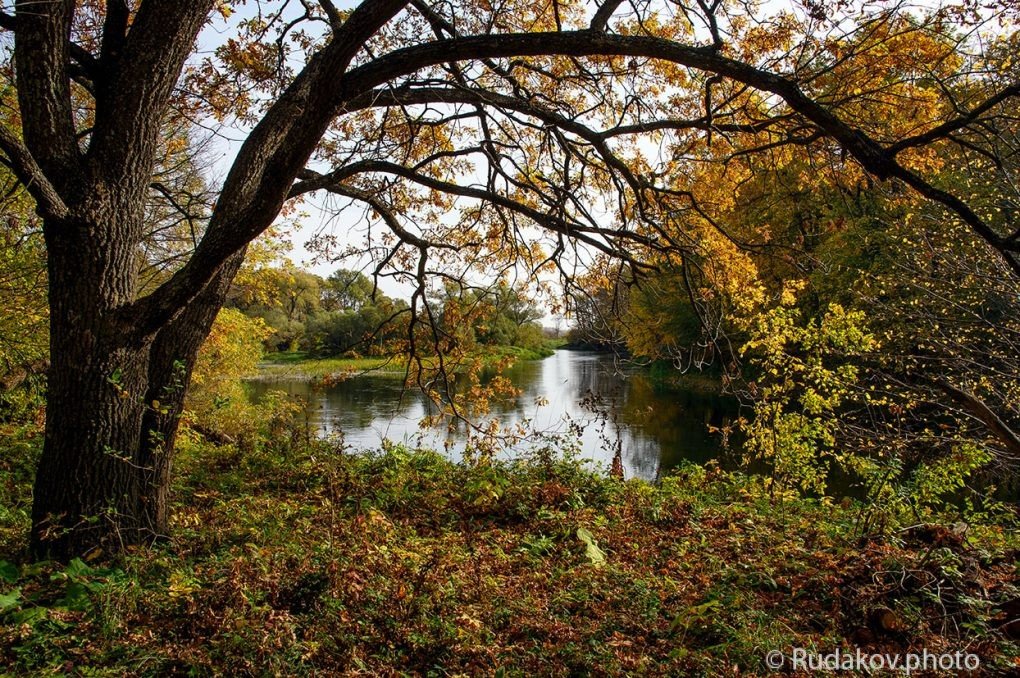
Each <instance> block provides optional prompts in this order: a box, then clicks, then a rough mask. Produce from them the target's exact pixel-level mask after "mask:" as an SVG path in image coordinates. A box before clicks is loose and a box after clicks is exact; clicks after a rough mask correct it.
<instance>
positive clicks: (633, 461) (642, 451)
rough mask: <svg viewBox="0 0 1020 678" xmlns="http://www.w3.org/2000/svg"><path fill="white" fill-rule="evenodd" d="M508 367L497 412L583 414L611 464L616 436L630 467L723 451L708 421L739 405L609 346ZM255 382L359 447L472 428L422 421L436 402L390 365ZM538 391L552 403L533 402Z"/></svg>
mask: <svg viewBox="0 0 1020 678" xmlns="http://www.w3.org/2000/svg"><path fill="white" fill-rule="evenodd" d="M506 376H507V377H509V378H510V379H512V381H513V383H514V385H515V386H516V387H517V388H518V389H519V390H520V395H519V397H517V398H509V399H503V400H497V401H493V402H492V403H491V412H490V416H494V417H498V418H499V419H500V420H501V421H502V422H503V423H504V424H507V425H509V424H512V423H516V422H521V421H524V420H531V419H534V421H533V426H535V428H536V429H537V430H538V431H540V432H557V431H558V432H561V433H562V432H563V431H565V430H566V425H565V423H564V421H563V417H564V416H565V415H567V416H569V417H571V418H572V419H573V420H574V421H576V422H578V423H583V424H584V428H585V430H584V454H585V455H586V456H589V457H592V458H594V459H598V460H600V461H602V462H604V463H606V464H607V465H608V464H609V462H610V461H611V460H612V457H613V454H614V452H615V451H616V449H617V446H618V445H619V447H620V450H621V458H622V461H623V465H624V469H625V472H626V475H627V476H628V477H633V476H639V477H643V478H655V477H656V476H657V475H659V473H660V468H661V469H663V470H665V469H669V468H671V467H673V466H675V465H676V464H677V463H678V462H679V461H680V460H681V459H690V460H692V461H696V462H704V461H707V460H708V459H711V458H715V457H718V456H719V450H720V441H719V438H718V436H717V435H712V434H710V433H709V431H708V426H709V425H712V426H715V427H721V426H723V425H725V424H726V423H728V422H729V420H730V419H731V417H732V415H733V414H734V413H735V408H734V406H733V405H732V404H731V403H729V402H727V401H725V400H724V399H721V398H718V397H714V396H711V395H708V394H705V393H699V392H695V391H672V390H664V389H661V388H657V387H656V385H655V383H654V382H653V381H651V380H650V379H648V378H647V377H646V376H645V375H644V374H642V373H639V372H635V371H634V370H632V369H628V368H627V367H626V366H625V365H620V364H617V363H616V362H615V361H614V360H613V358H612V356H598V355H592V354H584V353H566V354H557V356H555V357H552V358H549V359H547V360H544V361H534V362H520V363H518V364H517V365H515V366H514V367H513V368H512V369H510V370H509V371H508V372H507V373H506ZM251 390H252V395H253V396H254V397H256V398H258V397H261V396H262V395H263V394H265V393H266V392H268V391H270V390H282V391H285V392H287V393H289V394H291V395H295V396H298V397H301V398H302V399H304V400H305V401H306V402H307V403H308V407H307V410H306V417H307V420H308V423H309V427H310V428H313V429H314V430H316V431H320V432H328V431H331V430H332V429H333V428H334V427H335V426H338V427H339V428H341V429H342V430H343V431H344V432H345V434H346V435H347V440H348V442H349V443H351V444H353V445H355V447H358V446H364V447H374V446H377V445H378V444H379V438H380V437H381V436H383V435H385V436H387V437H389V438H391V439H394V440H403V439H408V440H411V441H412V442H415V443H417V441H418V440H419V438H418V436H419V435H421V436H422V437H421V444H423V445H431V446H438V447H443V446H447V447H448V448H456V449H459V448H461V447H463V444H464V440H465V438H466V436H467V427H466V426H465V425H464V423H463V422H460V421H453V422H447V424H448V426H447V427H444V426H440V427H438V428H437V429H433V430H429V431H425V432H422V431H420V430H419V428H418V421H419V420H420V419H421V418H422V417H423V416H425V415H426V414H427V413H428V411H429V403H428V401H427V399H426V398H425V396H423V395H422V394H421V393H420V392H419V391H416V390H415V389H413V388H412V389H404V388H403V384H402V381H401V380H400V379H399V378H394V377H393V376H392V375H390V376H382V375H366V376H362V377H358V378H353V379H350V380H347V381H343V382H339V383H337V384H334V385H331V386H329V387H327V388H322V389H317V388H315V387H314V386H313V385H312V384H311V383H309V382H307V381H301V380H293V381H279V382H266V383H255V384H252V385H251ZM589 394H594V395H595V396H597V398H596V399H595V402H594V403H593V407H590V408H588V409H585V408H583V407H582V406H581V401H582V400H584V399H585V398H586V396H588V395H589ZM539 398H541V399H544V400H547V401H548V404H547V405H544V406H542V407H536V404H535V403H536V399H539ZM600 438H605V440H602V439H600Z"/></svg>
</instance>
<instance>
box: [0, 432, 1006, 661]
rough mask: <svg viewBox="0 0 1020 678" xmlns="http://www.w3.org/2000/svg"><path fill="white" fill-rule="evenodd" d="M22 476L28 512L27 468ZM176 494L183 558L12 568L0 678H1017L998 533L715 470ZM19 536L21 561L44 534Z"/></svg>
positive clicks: (176, 540)
mask: <svg viewBox="0 0 1020 678" xmlns="http://www.w3.org/2000/svg"><path fill="white" fill-rule="evenodd" d="M5 463H6V462H5ZM3 468H4V473H5V476H4V480H5V481H6V482H7V483H8V485H10V484H11V483H13V484H14V486H16V487H21V485H20V484H21V483H23V482H24V481H25V478H24V477H22V475H23V474H20V472H19V471H18V469H20V468H21V467H20V466H16V467H11V466H10V465H9V464H8V466H4V467H3ZM176 468H177V469H178V474H177V484H176V487H175V493H174V503H175V507H174V508H175V512H174V525H173V528H174V534H173V538H172V540H171V541H170V542H169V543H166V544H163V545H161V546H158V547H157V548H156V549H155V550H154V551H139V552H136V553H132V554H129V555H128V556H127V557H125V558H122V559H118V560H116V561H114V562H112V563H106V564H102V565H100V564H98V562H99V561H96V562H95V563H86V562H75V563H72V564H71V565H70V566H60V565H55V564H47V563H43V564H36V565H26V564H11V563H7V564H0V581H3V583H2V585H0V610H2V612H0V665H2V666H7V667H9V668H8V670H9V671H11V672H14V673H23V674H29V673H33V674H45V673H54V674H56V673H61V674H68V673H73V674H78V675H167V674H178V673H179V674H189V675H213V674H218V673H225V674H230V675H274V674H275V675H312V674H326V675H332V674H341V675H344V674H347V675H394V674H401V675H408V674H426V673H434V674H436V675H448V674H449V675H505V676H516V675H520V676H531V675H588V674H594V675H619V674H621V673H636V674H648V675H699V674H700V675H722V674H730V675H732V674H734V673H736V672H740V673H749V674H765V673H768V669H767V667H766V665H765V663H764V662H765V657H766V654H767V652H769V651H770V650H774V649H777V650H782V651H784V652H787V653H788V652H789V651H790V648H792V647H806V648H815V649H817V650H818V651H832V650H834V649H835V648H842V649H844V650H846V649H854V648H858V647H859V648H862V649H863V650H865V651H868V652H909V651H917V652H920V651H921V650H922V649H927V650H928V651H929V652H954V651H957V650H963V651H966V652H972V653H975V654H976V655H978V656H979V657H980V659H981V661H982V663H983V667H984V668H986V669H988V670H991V669H992V668H993V667H998V668H999V669H1002V670H1003V671H1005V670H1008V669H1009V667H1010V666H1015V665H1016V664H1015V662H1016V661H1017V660H1016V656H1017V645H1016V644H1015V642H1011V641H1009V640H1008V639H1007V638H1006V637H1005V636H1004V635H1003V633H1002V632H1001V631H1000V630H999V629H998V626H999V624H1000V623H1001V613H1000V612H999V611H998V608H997V606H998V605H999V604H1000V603H1003V602H1006V601H1009V600H1015V599H1016V596H1017V590H1016V553H1017V551H1016V547H1017V543H1016V541H1017V535H1016V534H1015V533H1014V534H1010V533H1009V532H1008V531H1006V530H1003V529H1001V528H997V527H981V528H978V527H974V528H973V529H972V530H971V531H970V533H969V534H968V535H967V536H966V538H962V537H960V536H958V534H957V532H954V531H953V530H952V529H948V528H943V527H940V526H938V525H929V526H926V527H925V528H923V529H912V530H905V531H897V532H894V533H893V535H892V536H888V537H885V538H861V537H860V535H858V534H856V533H855V531H854V524H855V521H856V518H857V516H858V508H859V507H856V506H854V505H852V504H849V503H847V504H844V505H829V504H826V503H820V502H817V501H811V500H787V501H785V502H783V503H778V502H777V501H776V500H771V499H769V498H768V497H767V496H766V495H765V494H763V493H762V492H761V491H759V490H758V489H757V488H756V486H755V485H754V484H752V482H751V481H749V480H748V479H746V478H743V477H741V476H736V475H727V474H724V473H722V472H719V471H716V470H711V469H708V470H706V469H703V468H698V467H688V468H685V469H683V470H682V471H681V472H680V473H679V474H678V475H675V476H671V477H669V478H667V479H665V480H664V481H663V482H662V483H661V485H660V486H653V485H650V484H647V483H644V482H639V481H630V482H622V481H619V480H615V479H612V478H608V477H606V476H604V475H600V474H595V473H592V472H590V471H589V470H586V469H585V468H583V467H582V466H581V465H579V464H576V463H573V462H569V461H554V460H550V459H547V458H544V457H543V456H542V455H539V456H537V457H536V458H534V459H532V460H530V461H528V462H521V463H514V464H492V465H483V466H475V467H468V466H464V465H458V464H454V463H451V462H449V461H447V460H446V459H444V458H443V457H441V456H440V455H437V454H435V453H431V452H413V451H409V450H406V449H403V448H394V449H390V450H388V451H386V452H383V453H379V454H373V455H349V454H345V453H344V452H343V451H342V450H339V449H335V448H333V447H331V446H330V444H329V443H326V442H322V443H310V444H309V443H306V442H302V441H300V440H299V439H298V438H297V437H296V436H291V435H288V434H285V433H280V434H279V435H277V436H276V437H275V438H274V439H273V442H272V443H271V444H269V445H263V446H259V447H257V448H256V449H250V450H246V451H244V452H241V451H239V450H238V449H236V448H235V447H233V446H224V447H213V446H210V445H209V444H207V443H203V442H196V441H194V440H189V439H186V440H185V441H184V443H183V444H182V450H181V455H180V462H179V464H178V465H177V467H176ZM16 487H15V489H16ZM8 489H11V488H10V487H9V488H8ZM20 492H21V494H20V495H18V494H17V492H16V493H15V494H16V495H17V496H24V492H25V488H23V487H21V489H20ZM2 515H3V520H4V521H5V524H4V526H3V527H4V529H3V532H2V534H3V535H5V536H6V538H7V541H6V542H5V544H4V545H3V546H4V548H6V549H7V551H8V553H7V554H6V555H5V556H2V557H6V558H8V560H12V561H16V560H17V553H16V551H17V549H18V548H19V546H20V544H19V543H18V542H17V539H16V538H14V537H12V535H18V534H23V531H27V528H28V525H27V522H26V520H27V517H26V516H24V515H23V514H19V513H17V512H10V511H9V512H6V513H4V514H2ZM19 516H20V517H19Z"/></svg>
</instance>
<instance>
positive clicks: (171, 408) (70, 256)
mask: <svg viewBox="0 0 1020 678" xmlns="http://www.w3.org/2000/svg"><path fill="white" fill-rule="evenodd" d="M103 212H105V214H99V215H96V216H95V219H88V220H86V223H82V224H71V223H68V222H63V223H49V224H46V228H45V230H46V233H47V240H48V243H47V245H48V248H49V252H48V256H49V275H50V313H51V316H50V344H51V356H52V357H51V363H50V368H49V372H48V403H47V416H46V437H45V443H44V447H43V454H42V458H41V460H40V464H39V469H38V472H37V475H36V482H35V495H34V503H33V511H32V521H33V526H32V536H31V550H32V553H33V555H34V556H36V557H49V558H58V559H66V558H69V557H72V556H75V555H82V554H86V553H89V552H94V551H96V550H101V551H102V552H104V553H113V552H117V551H121V550H123V549H124V548H125V547H127V546H130V545H135V544H148V543H152V542H153V541H156V540H159V539H161V538H163V537H165V536H166V535H167V534H168V529H167V527H168V526H167V522H168V517H169V516H168V511H167V502H168V493H169V480H170V466H171V457H172V451H173V444H174V439H175V437H176V433H177V426H178V421H179V419H180V415H181V412H182V410H183V405H184V395H185V391H186V389H187V385H188V382H189V380H190V377H191V371H192V368H193V367H194V364H195V358H196V355H197V353H198V349H199V347H200V346H201V344H202V341H203V340H204V339H205V337H206V335H207V334H208V332H209V328H210V327H211V325H212V322H213V320H214V318H215V316H216V312H217V311H218V310H219V308H220V306H221V305H222V303H223V299H224V297H225V295H226V291H227V288H228V286H229V283H230V280H231V279H232V278H233V275H234V273H235V272H236V270H237V267H238V266H239V264H240V261H241V258H242V257H243V253H239V254H238V255H236V256H235V257H233V258H232V259H231V260H230V261H228V262H227V264H225V265H224V266H223V268H222V269H221V270H220V272H219V273H218V274H217V276H216V277H215V278H214V279H213V281H212V282H211V283H210V284H209V285H208V286H207V287H206V288H205V290H204V291H203V292H202V293H201V294H200V295H199V296H198V297H197V298H196V299H195V300H193V302H192V303H191V304H189V305H188V307H187V308H186V309H185V310H184V311H183V312H181V313H180V314H179V315H178V316H177V317H176V318H175V319H174V320H173V321H172V322H171V323H169V324H168V325H167V326H165V327H164V328H163V329H162V330H160V332H159V333H158V334H156V335H155V337H150V338H148V339H146V340H144V341H142V342H139V343H137V344H135V345H132V344H130V343H128V341H127V340H126V339H125V337H127V336H131V333H125V332H123V331H122V330H123V329H124V328H123V326H120V325H118V324H117V323H116V322H115V320H114V318H115V313H116V311H117V309H118V308H121V307H122V306H123V304H124V302H125V301H126V300H131V299H133V298H134V295H135V289H134V285H135V280H136V275H135V270H136V266H135V264H134V261H133V259H134V256H135V252H134V245H133V242H132V241H133V238H131V237H125V235H126V234H129V233H132V232H133V230H134V229H133V228H132V227H133V224H132V223H130V222H125V220H124V215H123V214H121V215H120V218H118V215H117V213H115V212H112V211H111V212H106V211H105V210H104V211H103ZM100 217H102V218H100ZM128 218H130V214H129V215H128ZM75 233H80V234H81V235H80V237H75V236H74V235H73V234H75ZM97 236H98V237H97Z"/></svg>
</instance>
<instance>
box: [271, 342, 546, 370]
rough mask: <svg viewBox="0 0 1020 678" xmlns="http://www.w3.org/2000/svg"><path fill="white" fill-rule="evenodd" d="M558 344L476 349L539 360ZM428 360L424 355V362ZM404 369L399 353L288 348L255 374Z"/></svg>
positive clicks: (485, 354) (489, 357)
mask: <svg viewBox="0 0 1020 678" xmlns="http://www.w3.org/2000/svg"><path fill="white" fill-rule="evenodd" d="M558 346H559V343H558V342H548V343H547V344H546V345H544V346H541V347H539V348H533V349H532V348H522V347H520V346H485V347H482V348H480V349H479V352H478V355H479V356H480V357H481V358H482V359H483V361H486V362H496V361H498V360H501V359H503V358H508V357H509V358H514V359H515V360H542V359H544V358H548V357H549V356H551V355H552V354H553V352H554V351H555V349H556V348H558ZM428 360H429V359H428V358H426V359H425V362H426V363H427V362H428ZM406 368H407V361H406V358H404V357H403V356H388V357H374V358H372V357H370V358H318V357H315V356H312V355H309V354H308V353H305V352H303V351H291V352H287V353H270V354H268V355H267V356H266V357H265V359H264V360H263V361H262V363H260V364H259V374H258V377H259V378H262V379H279V378H290V377H302V378H309V379H321V378H323V377H326V376H330V375H337V374H357V373H360V372H376V373H381V374H393V375H403V374H404V373H405V371H406Z"/></svg>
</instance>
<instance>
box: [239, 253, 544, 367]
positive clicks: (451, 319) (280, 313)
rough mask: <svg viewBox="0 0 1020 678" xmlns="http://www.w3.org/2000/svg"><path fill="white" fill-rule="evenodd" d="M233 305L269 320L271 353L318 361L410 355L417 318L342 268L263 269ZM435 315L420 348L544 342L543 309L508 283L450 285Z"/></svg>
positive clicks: (425, 325)
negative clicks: (321, 271) (324, 273)
mask: <svg viewBox="0 0 1020 678" xmlns="http://www.w3.org/2000/svg"><path fill="white" fill-rule="evenodd" d="M228 306H230V307H233V308H236V309H238V310H239V311H241V312H243V313H244V314H245V315H247V316H249V317H252V318H260V319H262V320H263V321H264V322H265V323H266V325H267V326H268V328H269V331H270V334H269V335H268V336H267V337H266V339H265V341H264V346H265V349H266V350H267V351H269V352H279V351H304V352H306V353H308V354H310V355H314V356H323V357H326V356H352V357H353V356H383V355H394V354H397V353H401V352H403V351H406V350H407V347H408V343H409V337H410V332H411V328H410V323H411V320H412V314H411V312H410V306H409V304H408V303H407V301H406V300H404V299H399V298H393V297H390V296H388V295H386V294H384V293H382V292H381V291H380V290H378V289H377V288H376V287H375V285H374V283H373V282H372V280H371V279H370V278H369V277H368V276H366V275H365V274H364V273H361V272H360V271H353V270H349V269H343V268H341V269H338V270H336V271H335V272H333V273H332V274H330V275H329V276H327V277H322V276H320V275H317V274H315V273H312V272H310V271H306V270H303V269H301V268H299V267H297V266H294V265H293V264H290V263H287V264H283V265H280V266H271V267H265V268H263V269H261V270H260V271H259V272H258V273H257V275H253V276H249V277H248V278H246V284H239V285H235V289H234V292H233V293H232V295H231V299H230V300H229V301H228ZM429 306H430V309H431V310H432V311H433V312H432V313H431V314H421V315H420V316H419V317H417V318H416V319H415V324H416V327H415V329H414V331H415V332H416V333H417V334H418V335H420V341H418V342H417V344H418V348H419V349H422V350H425V351H426V352H427V351H428V350H429V346H435V345H436V344H437V342H438V343H441V344H442V347H443V348H451V347H453V346H456V347H457V348H460V349H464V350H472V349H476V348H478V347H482V346H516V347H520V348H524V349H529V350H536V349H539V348H540V347H542V346H543V345H544V343H545V337H544V336H543V333H542V326H541V324H540V323H539V322H538V321H539V320H540V319H541V318H542V316H543V313H542V311H541V310H540V309H539V308H538V307H537V306H536V305H535V304H534V303H533V302H532V301H530V300H529V299H528V297H527V295H526V294H524V293H523V291H522V290H520V289H516V288H514V287H513V286H512V285H509V284H507V283H505V282H500V283H497V284H495V285H493V286H491V287H462V286H456V285H449V286H446V287H444V288H442V289H441V290H440V291H438V292H437V293H436V294H434V295H433V296H432V297H431V298H430V299H429Z"/></svg>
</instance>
